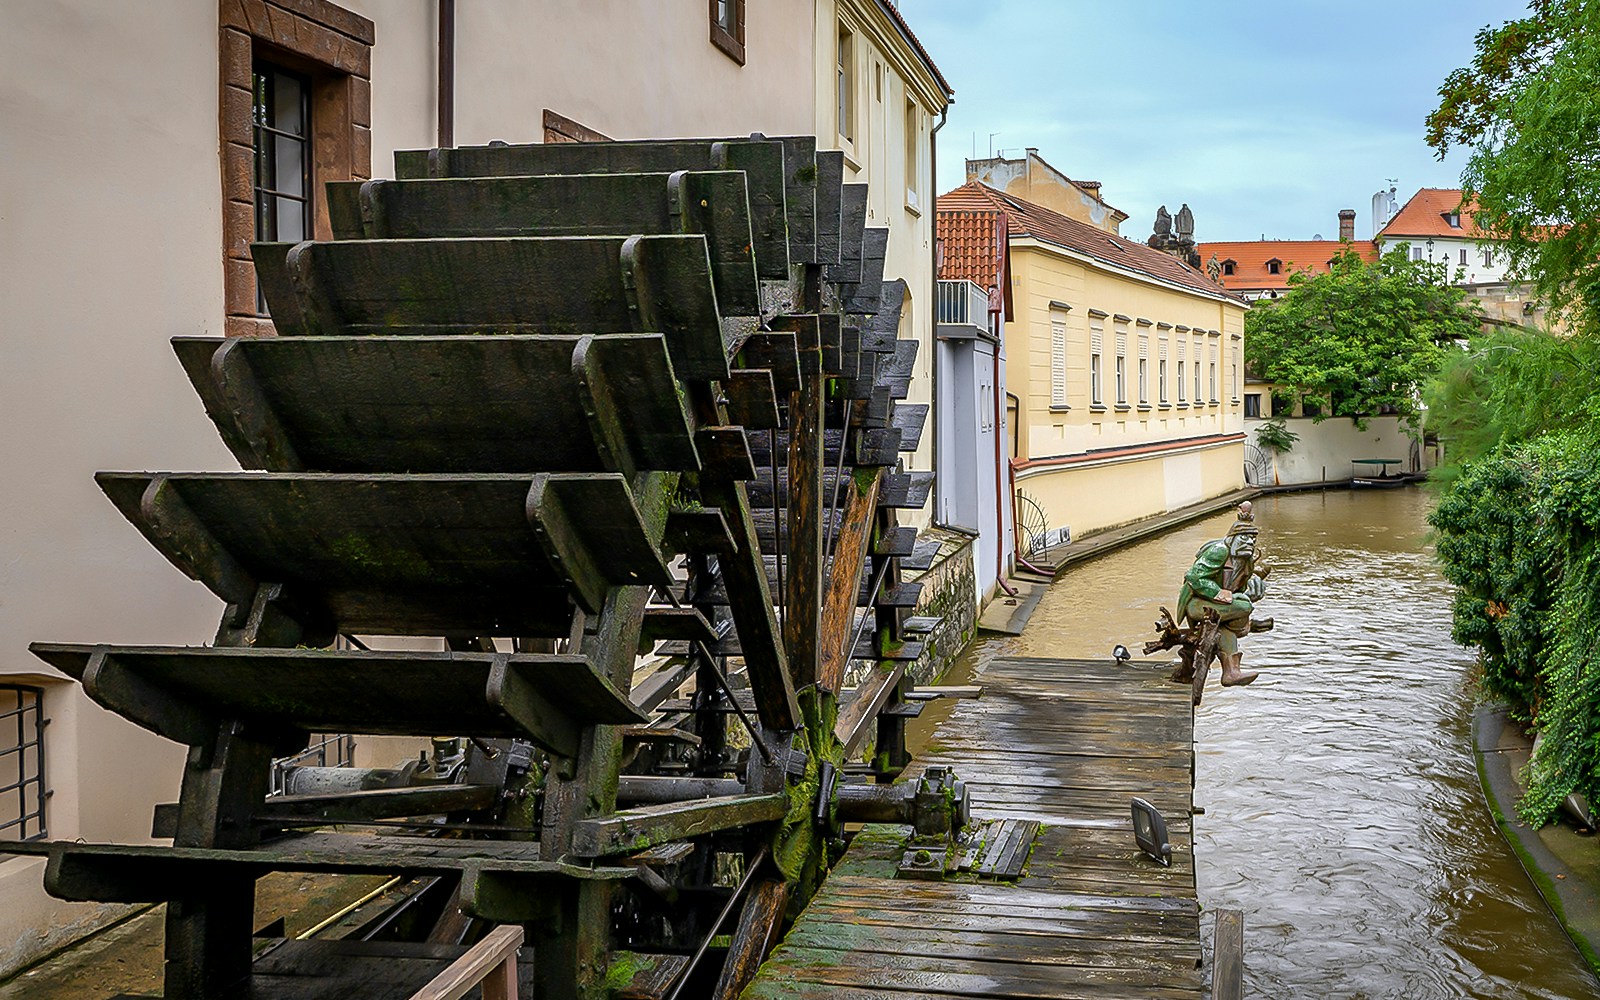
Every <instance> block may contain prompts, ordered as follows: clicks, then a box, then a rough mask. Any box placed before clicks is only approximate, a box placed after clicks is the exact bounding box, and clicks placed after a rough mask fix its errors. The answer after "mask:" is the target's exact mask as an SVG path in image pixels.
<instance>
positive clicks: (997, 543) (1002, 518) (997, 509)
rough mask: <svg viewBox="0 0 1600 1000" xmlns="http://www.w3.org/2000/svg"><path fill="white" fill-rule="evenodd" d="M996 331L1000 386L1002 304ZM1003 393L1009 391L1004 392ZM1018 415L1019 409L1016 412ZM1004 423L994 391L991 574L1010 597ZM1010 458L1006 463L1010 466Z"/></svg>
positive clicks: (996, 384)
mask: <svg viewBox="0 0 1600 1000" xmlns="http://www.w3.org/2000/svg"><path fill="white" fill-rule="evenodd" d="M1000 294H1001V302H1002V303H1003V302H1004V301H1005V298H1004V296H1005V291H1004V289H1002V290H1001V292H1000ZM995 327H996V328H997V330H998V331H999V333H998V335H997V336H996V337H995V338H994V387H995V389H996V390H998V389H999V388H1000V348H1001V343H1002V339H1003V338H1004V337H1005V328H1006V325H1005V306H1004V305H1002V306H1001V308H1000V314H999V321H998V322H996V323H995ZM1006 395H1008V396H1009V395H1011V394H1010V393H1006ZM1017 415H1018V416H1019V417H1020V416H1021V413H1020V411H1019V412H1018V414H1017ZM1004 426H1005V403H1004V402H1003V401H1002V400H1001V398H1000V393H999V392H998V391H997V392H995V394H994V578H995V581H996V582H997V583H999V584H1000V589H1001V590H1003V591H1005V592H1006V593H1007V594H1008V595H1010V596H1011V597H1016V596H1017V592H1016V591H1015V590H1012V589H1011V588H1010V587H1008V586H1006V557H1005V555H1004V554H1003V552H1004V547H1005V540H1006V509H1005V499H1006V493H1005V490H1006V487H1005V483H1002V482H1001V481H1000V461H1001V458H1002V445H1001V443H1000V428H1001V427H1004ZM1010 464H1011V463H1010V462H1007V463H1006V465H1007V466H1010Z"/></svg>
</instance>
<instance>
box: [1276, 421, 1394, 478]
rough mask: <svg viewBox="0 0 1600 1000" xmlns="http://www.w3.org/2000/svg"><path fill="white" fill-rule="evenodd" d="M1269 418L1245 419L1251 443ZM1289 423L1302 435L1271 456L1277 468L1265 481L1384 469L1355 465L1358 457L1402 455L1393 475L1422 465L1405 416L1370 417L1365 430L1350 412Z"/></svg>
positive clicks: (1346, 475) (1341, 475) (1344, 475)
mask: <svg viewBox="0 0 1600 1000" xmlns="http://www.w3.org/2000/svg"><path fill="white" fill-rule="evenodd" d="M1264 422H1265V421H1262V420H1256V419H1249V420H1246V421H1245V433H1246V434H1247V435H1248V439H1249V441H1250V443H1251V444H1255V443H1256V431H1257V429H1258V428H1259V427H1260V426H1261V425H1262V424H1263V423H1264ZM1285 426H1287V427H1288V428H1289V430H1291V431H1293V432H1294V433H1295V434H1298V435H1299V436H1300V439H1299V440H1298V441H1296V442H1295V443H1294V446H1293V447H1292V448H1290V449H1289V450H1288V451H1286V452H1282V453H1279V454H1277V455H1274V456H1272V457H1271V459H1270V470H1271V471H1269V473H1268V478H1267V479H1266V481H1265V483H1264V484H1263V485H1273V484H1274V479H1273V476H1275V477H1276V485H1280V486H1293V485H1302V484H1308V483H1323V482H1343V481H1346V480H1349V479H1350V478H1351V476H1352V474H1359V475H1362V476H1367V475H1376V474H1377V473H1378V467H1376V466H1354V465H1351V463H1350V460H1351V459H1353V458H1392V459H1397V460H1398V462H1397V464H1395V465H1391V466H1389V473H1390V474H1391V475H1393V474H1394V473H1397V472H1416V471H1420V470H1419V469H1417V468H1414V467H1413V463H1412V461H1411V458H1412V438H1411V437H1410V436H1409V435H1407V434H1406V433H1405V431H1404V430H1403V429H1402V428H1401V426H1400V418H1399V417H1392V416H1390V417H1369V418H1368V419H1367V429H1366V430H1364V431H1363V430H1360V429H1358V428H1357V427H1356V425H1355V423H1354V421H1352V420H1350V419H1349V418H1347V417H1330V418H1328V419H1327V420H1324V421H1322V422H1321V423H1316V422H1315V421H1313V420H1312V419H1311V418H1310V417H1289V418H1287V419H1286V420H1285ZM1258 447H1259V446H1258ZM1262 450H1263V451H1265V450H1266V449H1262Z"/></svg>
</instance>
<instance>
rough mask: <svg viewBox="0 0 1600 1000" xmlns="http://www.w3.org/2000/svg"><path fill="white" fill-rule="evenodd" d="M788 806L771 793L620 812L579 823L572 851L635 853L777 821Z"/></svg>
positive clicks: (581, 853) (584, 853)
mask: <svg viewBox="0 0 1600 1000" xmlns="http://www.w3.org/2000/svg"><path fill="white" fill-rule="evenodd" d="M788 806H789V797H788V794H787V793H784V792H777V793H773V794H767V795H731V796H727V797H726V798H717V799H700V800H697V801H694V802H673V803H668V804H665V805H658V806H641V807H640V808H637V809H624V810H621V811H619V812H616V813H613V814H611V815H609V816H602V817H599V818H596V819H586V820H580V821H579V822H578V824H577V826H576V827H575V829H574V831H573V838H572V850H573V853H574V854H575V855H577V856H578V857H583V858H596V857H603V856H607V855H613V854H622V853H625V852H628V851H641V850H644V849H645V848H647V847H653V846H655V845H656V844H664V843H667V842H669V841H673V840H684V839H686V838H689V837H698V836H703V835H705V834H708V833H715V832H717V831H718V830H728V829H734V828H739V827H748V826H755V825H758V824H761V823H771V822H774V821H776V820H779V819H782V818H783V816H784V814H785V813H786V812H787V811H788Z"/></svg>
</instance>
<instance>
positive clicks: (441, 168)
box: [395, 139, 789, 279]
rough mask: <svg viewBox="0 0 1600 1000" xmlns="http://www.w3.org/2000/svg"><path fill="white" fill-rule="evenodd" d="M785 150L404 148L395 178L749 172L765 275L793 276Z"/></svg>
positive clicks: (643, 145)
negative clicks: (790, 274)
mask: <svg viewBox="0 0 1600 1000" xmlns="http://www.w3.org/2000/svg"><path fill="white" fill-rule="evenodd" d="M784 161H785V157H784V146H783V144H782V143H781V142H777V141H770V140H766V139H746V140H732V141H708V140H687V141H682V140H680V141H672V142H605V143H551V144H531V145H504V146H463V147H457V148H454V149H433V150H401V151H397V152H396V153H395V176H397V177H400V178H420V177H509V176H517V175H528V174H600V173H650V172H661V171H677V170H736V171H742V172H743V173H744V174H745V176H746V180H747V183H748V185H749V203H750V222H751V231H752V235H753V237H754V246H753V249H754V251H755V257H756V267H757V271H758V273H759V274H760V276H761V277H762V278H768V279H783V278H786V277H788V274H789V249H788V246H789V243H788V223H787V221H786V219H785V216H784V208H785V206H784V202H785V186H786V183H787V177H786V174H785V172H784V167H785V162H784Z"/></svg>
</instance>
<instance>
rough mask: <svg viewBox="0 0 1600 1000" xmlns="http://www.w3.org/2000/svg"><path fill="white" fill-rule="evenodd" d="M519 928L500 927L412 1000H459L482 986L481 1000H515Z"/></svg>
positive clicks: (519, 944) (414, 994)
mask: <svg viewBox="0 0 1600 1000" xmlns="http://www.w3.org/2000/svg"><path fill="white" fill-rule="evenodd" d="M521 947H522V928H521V927H519V926H517V925H516V924H501V925H500V926H499V927H496V928H495V929H494V930H492V931H490V932H489V933H488V934H487V935H486V936H485V937H484V939H483V940H482V941H479V942H478V943H477V944H475V945H473V946H472V947H471V948H468V949H467V953H466V954H465V955H462V956H461V957H460V958H458V959H456V960H455V961H454V962H451V963H450V966H449V968H447V969H445V970H444V971H443V972H441V973H439V975H438V977H437V978H435V979H434V980H433V982H431V983H429V984H428V985H427V986H424V987H423V988H422V989H420V990H418V991H417V992H415V993H413V994H411V1000H461V998H462V997H464V996H466V995H467V993H468V992H469V991H471V990H472V988H473V987H475V986H477V985H478V984H479V983H482V984H483V1000H517V949H518V948H521Z"/></svg>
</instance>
